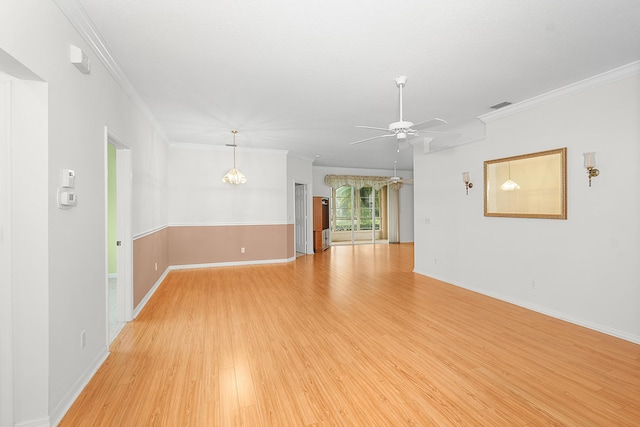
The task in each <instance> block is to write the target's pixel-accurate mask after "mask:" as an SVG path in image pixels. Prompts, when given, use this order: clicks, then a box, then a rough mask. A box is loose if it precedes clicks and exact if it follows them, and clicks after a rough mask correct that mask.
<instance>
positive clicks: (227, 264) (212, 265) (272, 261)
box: [169, 256, 296, 271]
mask: <svg viewBox="0 0 640 427" xmlns="http://www.w3.org/2000/svg"><path fill="white" fill-rule="evenodd" d="M295 260H296V257H295V256H293V257H291V258H280V259H264V260H253V261H230V262H214V263H208V264H183V265H172V266H170V267H169V270H172V271H173V270H190V269H193V268H216V267H235V266H238V265H245V266H246V265H257V264H282V263H286V262H291V261H295Z"/></svg>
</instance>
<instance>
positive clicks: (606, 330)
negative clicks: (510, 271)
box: [413, 270, 640, 344]
mask: <svg viewBox="0 0 640 427" xmlns="http://www.w3.org/2000/svg"><path fill="white" fill-rule="evenodd" d="M413 272H414V273H417V274H420V275H422V276H425V277H431V278H433V279H436V280H440V281H441V282H445V283H448V284H450V285H453V286H457V287H459V288H463V289H467V290H469V291H472V292H475V293H478V294H482V295H486V296H488V297H491V298H495V299H498V300H500V301H504V302H508V303H510V304H514V305H517V306H518V307H522V308H526V309H528V310H531V311H535V312H537V313H541V314H545V315H547V316H550V317H553V318H555V319H559V320H563V321H565V322H569V323H573V324H575V325H578V326H582V327H585V328H588V329H591V330H594V331H597V332H602V333H603V334H607V335H611V336H613V337H617V338H621V339H623V340H625V341H629V342H632V343H635V344H640V336H638V335H634V334H630V333H628V332H625V331H620V330H618V329H615V328H611V327H609V326H604V325H601V324H599V323H595V322H591V321H588V320H585V319H581V318H579V317H575V316H572V315H570V314H566V313H563V312H561V311H556V310H552V309H550V308H548V307H543V306H540V305H537V304H531V303H529V302H527V301H522V300H519V299H517V298H512V297H509V296H506V295H502V294H500V293H497V292H489V291H487V290H486V289H481V288H477V287H474V286H469V285H467V284H463V283H456V282H455V281H452V280H450V279H447V278H445V277H438V276H435V275H433V274H426V273H423V272H420V271H418V270H413Z"/></svg>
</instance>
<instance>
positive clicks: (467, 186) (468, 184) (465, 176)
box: [462, 172, 473, 196]
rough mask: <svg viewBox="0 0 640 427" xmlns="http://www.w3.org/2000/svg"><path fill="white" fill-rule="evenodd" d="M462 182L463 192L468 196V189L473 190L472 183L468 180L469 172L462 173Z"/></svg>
mask: <svg viewBox="0 0 640 427" xmlns="http://www.w3.org/2000/svg"><path fill="white" fill-rule="evenodd" d="M462 181H463V182H464V187H465V191H466V192H467V196H468V195H469V189H470V188H473V183H472V182H471V181H470V179H469V172H462Z"/></svg>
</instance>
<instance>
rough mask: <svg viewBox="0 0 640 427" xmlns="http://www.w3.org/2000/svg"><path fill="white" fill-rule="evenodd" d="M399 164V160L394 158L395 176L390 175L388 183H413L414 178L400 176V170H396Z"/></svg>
mask: <svg viewBox="0 0 640 427" xmlns="http://www.w3.org/2000/svg"><path fill="white" fill-rule="evenodd" d="M397 164H398V161H397V160H394V162H393V176H392V177H389V180H388V181H387V184H397V183H401V184H413V180H412V179H409V178H402V177H401V176H398V172H397V171H396V165H397Z"/></svg>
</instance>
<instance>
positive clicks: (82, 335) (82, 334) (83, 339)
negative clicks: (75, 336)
mask: <svg viewBox="0 0 640 427" xmlns="http://www.w3.org/2000/svg"><path fill="white" fill-rule="evenodd" d="M86 345H87V331H85V330H84V329H83V330H82V331H80V348H84V347H85V346H86Z"/></svg>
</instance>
